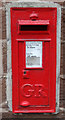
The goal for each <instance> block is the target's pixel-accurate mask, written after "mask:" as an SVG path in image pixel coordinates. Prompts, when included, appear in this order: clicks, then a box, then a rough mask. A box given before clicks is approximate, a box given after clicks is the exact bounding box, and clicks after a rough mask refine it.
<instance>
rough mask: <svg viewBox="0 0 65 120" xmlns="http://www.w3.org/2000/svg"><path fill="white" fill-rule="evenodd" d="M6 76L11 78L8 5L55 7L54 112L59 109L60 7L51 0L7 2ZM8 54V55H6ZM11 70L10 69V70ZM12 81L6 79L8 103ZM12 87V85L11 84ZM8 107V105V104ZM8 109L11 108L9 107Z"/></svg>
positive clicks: (10, 97) (10, 96)
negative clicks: (41, 0)
mask: <svg viewBox="0 0 65 120" xmlns="http://www.w3.org/2000/svg"><path fill="white" fill-rule="evenodd" d="M6 7H7V9H6V11H7V20H6V21H7V40H8V41H7V50H8V51H7V66H8V67H7V71H8V72H7V73H8V74H7V76H8V78H11V75H10V74H9V69H11V35H10V34H11V33H10V12H9V11H10V7H57V69H56V104H57V107H56V112H58V111H59V84H60V79H59V77H60V33H61V22H60V21H61V8H60V6H59V5H58V4H54V3H52V2H50V3H49V2H40V1H38V2H37V1H36V2H27V3H26V2H23V3H22V2H20V3H11V4H8V5H7V6H6ZM8 56H9V57H8ZM8 61H10V63H8ZM10 71H11V70H10ZM11 81H12V79H11V80H10V81H9V80H8V79H7V84H8V87H7V98H8V103H9V104H11V103H10V100H9V99H12V94H11V91H12V90H11V91H10V90H9V89H10V87H9V84H11V83H10V82H11ZM11 89H12V86H11ZM9 91H10V92H9ZM9 107H10V106H9ZM10 109H12V108H11V107H10Z"/></svg>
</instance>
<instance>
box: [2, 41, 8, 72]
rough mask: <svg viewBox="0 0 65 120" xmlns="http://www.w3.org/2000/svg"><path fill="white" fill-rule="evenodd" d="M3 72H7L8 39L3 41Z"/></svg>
mask: <svg viewBox="0 0 65 120" xmlns="http://www.w3.org/2000/svg"><path fill="white" fill-rule="evenodd" d="M2 57H3V59H2V62H3V73H7V41H6V40H4V41H2Z"/></svg>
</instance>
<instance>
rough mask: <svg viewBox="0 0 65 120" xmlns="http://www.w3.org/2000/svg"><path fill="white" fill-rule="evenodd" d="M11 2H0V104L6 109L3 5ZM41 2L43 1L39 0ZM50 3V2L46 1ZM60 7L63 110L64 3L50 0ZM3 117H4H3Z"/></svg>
mask: <svg viewBox="0 0 65 120" xmlns="http://www.w3.org/2000/svg"><path fill="white" fill-rule="evenodd" d="M12 1H19V0H0V89H1V90H0V94H2V98H1V97H0V104H1V105H3V109H4V108H5V107H6V105H5V103H6V78H7V40H6V9H5V5H6V4H7V3H9V2H12ZM41 1H43V0H41ZM48 1H51V0H48ZM52 1H53V2H56V3H58V4H60V5H61V7H62V19H61V69H60V70H61V72H60V78H61V79H60V109H62V110H65V102H64V101H65V2H64V0H52ZM4 116H5V115H4Z"/></svg>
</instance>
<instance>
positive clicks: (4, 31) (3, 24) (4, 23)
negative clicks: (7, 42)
mask: <svg viewBox="0 0 65 120" xmlns="http://www.w3.org/2000/svg"><path fill="white" fill-rule="evenodd" d="M5 16H6V10H5V9H4V10H2V39H6V17H5Z"/></svg>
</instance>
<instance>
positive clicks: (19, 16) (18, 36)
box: [11, 8, 57, 113]
mask: <svg viewBox="0 0 65 120" xmlns="http://www.w3.org/2000/svg"><path fill="white" fill-rule="evenodd" d="M33 11H34V12H33ZM34 13H35V14H34ZM31 17H32V18H31ZM33 20H34V21H33ZM56 24H57V9H56V8H11V50H12V108H13V112H14V113H44V112H45V113H53V112H55V108H56ZM27 41H28V42H31V41H34V42H37V41H38V42H39V41H40V42H41V43H42V67H31V68H27V67H26V42H27ZM40 54H41V53H40Z"/></svg>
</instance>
